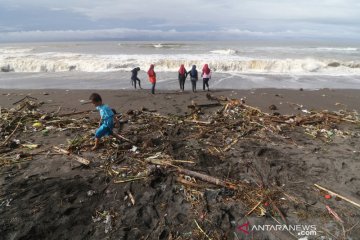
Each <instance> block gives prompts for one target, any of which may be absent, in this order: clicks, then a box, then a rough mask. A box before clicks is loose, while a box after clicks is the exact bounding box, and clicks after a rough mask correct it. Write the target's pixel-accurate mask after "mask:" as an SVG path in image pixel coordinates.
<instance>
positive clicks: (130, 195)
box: [126, 191, 135, 206]
mask: <svg viewBox="0 0 360 240" xmlns="http://www.w3.org/2000/svg"><path fill="white" fill-rule="evenodd" d="M126 194H127V195H128V196H129V198H130V201H131V204H132V205H133V206H134V205H135V198H134V196H133V195H132V194H131V192H130V191H126Z"/></svg>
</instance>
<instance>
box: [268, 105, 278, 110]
mask: <svg viewBox="0 0 360 240" xmlns="http://www.w3.org/2000/svg"><path fill="white" fill-rule="evenodd" d="M269 109H270V110H271V111H276V110H278V108H277V107H276V106H275V105H274V104H271V105H270V106H269Z"/></svg>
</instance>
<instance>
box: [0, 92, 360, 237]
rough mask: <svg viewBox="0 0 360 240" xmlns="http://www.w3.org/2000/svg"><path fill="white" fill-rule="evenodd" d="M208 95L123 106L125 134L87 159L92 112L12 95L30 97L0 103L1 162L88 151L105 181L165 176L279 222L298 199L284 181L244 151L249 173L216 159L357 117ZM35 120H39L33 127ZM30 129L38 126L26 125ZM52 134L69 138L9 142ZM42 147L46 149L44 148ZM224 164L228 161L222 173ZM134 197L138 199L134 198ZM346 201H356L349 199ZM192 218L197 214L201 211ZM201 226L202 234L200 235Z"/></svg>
mask: <svg viewBox="0 0 360 240" xmlns="http://www.w3.org/2000/svg"><path fill="white" fill-rule="evenodd" d="M207 98H208V100H209V101H211V103H204V104H199V103H195V102H194V103H193V104H192V105H189V108H190V109H191V110H192V112H191V113H190V114H188V115H185V116H175V115H162V114H160V113H156V112H154V111H149V110H148V109H138V110H131V111H130V110H129V111H128V112H127V113H126V114H124V115H123V116H122V117H123V118H124V119H122V122H123V123H124V124H125V123H126V126H125V128H124V130H123V131H122V132H121V133H122V135H123V136H122V137H123V140H124V141H115V140H114V139H113V138H112V137H108V138H104V139H103V141H102V146H103V147H102V149H101V151H99V152H98V153H96V156H95V157H94V156H93V155H84V156H86V158H84V157H83V156H80V155H81V153H83V152H86V151H87V150H88V149H89V148H90V146H92V144H93V134H94V130H95V129H96V127H97V126H98V121H96V120H95V119H92V118H90V117H89V116H88V114H89V113H90V112H91V111H88V110H84V111H73V112H65V113H62V114H60V113H59V112H60V110H58V111H57V112H52V113H46V112H43V111H40V110H39V109H38V107H39V106H40V104H39V103H38V102H37V101H36V100H34V99H32V98H27V99H24V101H21V102H19V105H23V104H24V102H26V101H32V103H31V104H30V106H32V107H27V106H25V107H23V108H22V109H21V110H16V109H18V108H19V107H18V106H15V107H14V109H13V110H12V109H4V108H2V109H1V120H2V121H1V122H0V129H1V134H0V142H1V146H0V167H2V166H8V165H13V164H18V163H21V162H25V161H28V160H30V159H32V158H33V157H34V156H35V155H31V154H30V153H26V152H29V151H24V148H28V149H30V150H35V149H36V151H37V152H36V153H38V152H40V151H42V150H46V152H43V153H39V154H49V155H50V154H60V155H66V156H69V157H70V158H71V159H74V160H76V161H78V162H80V163H81V164H84V165H89V164H90V160H91V161H93V158H94V159H95V161H99V162H100V163H101V166H100V167H99V168H98V169H99V171H104V172H105V174H106V176H107V177H108V178H109V179H110V180H111V184H112V183H115V184H124V186H128V185H130V186H131V185H132V184H133V185H137V184H152V182H154V180H156V179H157V178H164V177H170V178H171V180H172V181H173V182H172V183H174V184H175V188H176V191H177V192H179V193H181V194H182V195H183V197H184V199H186V200H187V201H188V202H189V203H191V206H193V207H194V208H195V207H197V206H203V204H205V202H206V201H207V199H210V200H212V199H215V200H216V201H218V202H226V201H228V199H231V200H232V201H240V202H242V203H243V204H245V206H246V209H245V213H247V215H256V216H261V217H264V216H271V217H273V218H278V219H281V220H280V221H282V222H283V223H286V221H287V219H286V214H287V212H286V206H287V205H288V202H289V201H291V202H293V203H294V204H303V203H301V201H299V200H298V199H297V197H288V196H290V195H289V194H287V193H285V192H284V187H283V185H280V183H277V182H275V181H274V183H272V182H271V183H270V182H268V181H267V179H266V177H265V176H263V173H262V171H260V170H259V169H257V167H256V166H254V165H252V159H251V156H248V155H244V156H242V157H241V160H239V163H238V164H239V165H241V166H242V167H243V168H244V169H245V170H244V171H249V172H251V173H252V174H253V175H252V177H251V178H249V179H246V178H245V177H244V175H243V174H241V173H239V174H238V175H236V177H234V174H227V175H226V174H223V173H222V172H221V173H219V172H218V169H216V168H215V167H214V166H216V165H217V163H218V162H224V163H226V161H227V160H228V158H229V157H231V154H233V152H234V150H236V149H237V148H238V147H240V143H242V142H243V141H248V139H253V140H254V139H255V141H256V142H265V143H269V144H277V141H281V142H285V141H286V142H290V143H291V144H296V142H295V141H293V140H292V138H291V134H289V135H287V133H289V132H291V130H293V129H295V130H299V132H301V133H304V134H307V135H310V136H312V137H313V138H314V139H319V140H321V141H324V142H325V143H327V142H329V141H331V140H332V139H334V138H336V137H341V138H346V137H348V136H352V135H351V133H349V132H348V131H347V130H344V129H342V128H339V125H340V124H341V123H342V122H346V123H350V124H359V123H360V121H359V115H358V113H356V112H349V111H338V112H329V111H315V110H311V111H310V110H306V109H303V110H306V112H304V111H303V112H300V111H299V113H298V114H296V115H281V114H269V113H266V112H263V111H261V110H260V109H258V108H255V107H252V106H250V105H247V104H245V101H242V100H239V99H229V98H226V97H222V96H213V95H211V94H207ZM215 107H216V108H215ZM297 107H299V108H300V106H297ZM206 108H214V111H211V112H210V113H206V114H204V112H209V111H202V109H206ZM34 123H40V124H41V125H40V126H36V127H35V126H33V124H34ZM34 128H36V129H37V130H38V131H33V130H34ZM340 129H342V130H340ZM44 130H46V132H44ZM54 133H56V134H58V133H64V134H65V135H66V136H67V137H68V140H67V143H65V144H64V145H59V146H61V147H59V146H43V145H36V144H33V143H31V142H26V141H19V142H14V141H13V139H21V140H22V138H21V136H23V134H34V135H37V136H39V134H41V135H42V134H48V135H51V134H54ZM41 143H43V142H41ZM35 145H36V147H35ZM49 147H50V150H53V151H51V152H50V151H49ZM24 152H25V153H24ZM33 152H35V151H33ZM134 153H136V154H134ZM34 154H35V153H34ZM261 154H263V153H261V152H260V153H259V156H260V155H261ZM88 156H89V157H88ZM87 158H88V159H87ZM95 161H94V162H95ZM94 165H95V164H94ZM204 166H209V167H204ZM231 171H232V169H231V165H229V171H228V172H229V173H230V172H231ZM230 176H232V177H233V179H231V177H230ZM139 181H141V182H140V183H139ZM127 183H129V184H127ZM167 186H169V184H168V183H161V184H160V185H159V188H160V187H161V189H166V188H167ZM119 187H121V186H119ZM127 189H129V188H127ZM130 189H132V190H131V191H132V192H131V191H130V190H127V191H126V192H125V196H126V198H127V199H126V200H128V202H127V204H129V206H135V204H137V203H136V200H137V199H135V197H134V196H138V193H137V192H134V191H136V190H137V188H134V187H131V188H130ZM209 189H214V190H213V192H215V193H214V194H213V196H215V197H211V198H208V196H207V194H206V193H207V192H209ZM324 189H325V188H323V189H322V191H325V192H326V193H328V194H329V195H331V196H335V197H339V196H340V195H338V194H337V195H335V193H334V192H329V191H328V190H327V189H326V190H324ZM86 194H87V196H88V197H91V196H93V195H94V194H95V191H94V190H89V191H87V193H86ZM284 196H286V198H285V199H284ZM339 198H341V197H339ZM344 198H345V197H344ZM137 201H138V204H140V201H139V200H137ZM350 201H352V200H350ZM351 203H352V204H353V205H355V206H357V207H359V206H360V205H359V204H358V203H357V202H356V201H352V202H351ZM284 206H285V210H284ZM134 208H135V207H134ZM328 211H329V210H328ZM339 213H340V214H341V212H339ZM332 215H333V214H332ZM199 216H203V214H202V213H201V214H199ZM115 219H116V218H115V217H114V216H113V215H111V214H110V213H109V212H106V211H104V212H102V213H97V214H96V215H95V216H94V217H93V221H94V222H103V223H105V225H106V227H105V231H106V232H107V233H109V232H110V231H111V229H112V223H113V221H115ZM199 219H202V221H203V217H199ZM199 223H200V224H201V227H200V225H199ZM199 223H198V225H199V226H197V228H198V229H199V228H200V229H203V231H204V233H206V234H208V236H211V237H213V232H211V231H209V228H208V225H207V224H203V222H199ZM200 229H199V231H200V232H201V230H200ZM199 231H197V232H199ZM204 233H202V235H203V236H202V237H203V238H206V236H205V235H204ZM214 239H217V238H215V237H214Z"/></svg>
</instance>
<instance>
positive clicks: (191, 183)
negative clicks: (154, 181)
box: [176, 177, 206, 188]
mask: <svg viewBox="0 0 360 240" xmlns="http://www.w3.org/2000/svg"><path fill="white" fill-rule="evenodd" d="M176 181H177V182H179V183H182V184H185V185H188V186H190V187H195V188H205V187H206V186H202V185H199V184H196V183H193V182H190V181H187V180H185V179H183V178H182V177H178V178H176Z"/></svg>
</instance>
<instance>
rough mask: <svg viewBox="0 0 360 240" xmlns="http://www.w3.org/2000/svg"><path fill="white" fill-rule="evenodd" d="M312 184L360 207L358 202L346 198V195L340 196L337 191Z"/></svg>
mask: <svg viewBox="0 0 360 240" xmlns="http://www.w3.org/2000/svg"><path fill="white" fill-rule="evenodd" d="M314 186H315V187H317V188H318V189H321V190H323V191H325V192H328V193H329V194H330V195H333V196H335V197H338V198H341V199H342V200H345V201H347V202H349V203H351V204H353V205H355V206H357V207H358V208H360V204H359V203H357V202H355V201H353V200H350V199H349V198H347V197H344V196H341V195H340V194H337V193H335V192H333V191H330V190H329V189H326V188H324V187H322V186H320V185H318V184H314Z"/></svg>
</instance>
